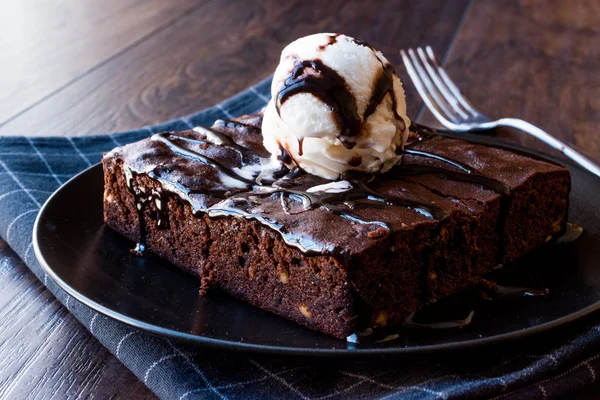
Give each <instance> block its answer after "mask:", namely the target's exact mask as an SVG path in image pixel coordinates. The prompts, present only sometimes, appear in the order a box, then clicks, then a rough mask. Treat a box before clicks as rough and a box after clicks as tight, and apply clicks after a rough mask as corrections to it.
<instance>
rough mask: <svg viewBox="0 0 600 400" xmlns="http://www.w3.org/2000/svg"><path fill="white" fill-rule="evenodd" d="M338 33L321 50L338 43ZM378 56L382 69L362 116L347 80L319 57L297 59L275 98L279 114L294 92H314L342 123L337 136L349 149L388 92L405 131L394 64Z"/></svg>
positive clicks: (354, 143)
mask: <svg viewBox="0 0 600 400" xmlns="http://www.w3.org/2000/svg"><path fill="white" fill-rule="evenodd" d="M338 36H339V35H337V34H336V35H331V36H330V37H329V42H328V43H327V44H326V45H323V46H320V47H319V49H320V50H324V49H325V47H327V46H328V45H331V44H333V43H335V42H336V41H337V37H338ZM353 41H354V42H355V43H356V44H358V45H360V46H365V47H368V48H369V49H371V50H372V51H373V52H375V50H374V49H373V47H371V46H370V45H369V44H367V43H366V42H362V41H359V40H356V39H353ZM376 57H377V60H379V62H380V63H381V70H380V71H379V73H378V75H377V78H376V80H375V82H374V84H373V93H372V94H371V98H370V99H369V103H368V105H367V108H366V109H365V111H364V113H363V115H362V117H361V116H360V115H359V113H358V110H357V106H356V97H355V96H354V94H353V93H352V90H351V89H350V87H349V85H348V83H347V82H346V80H345V79H344V78H343V77H342V76H340V75H339V74H338V73H337V72H336V71H335V70H333V69H332V68H329V67H328V66H326V65H325V64H324V63H323V62H322V61H321V60H320V59H314V60H304V61H300V60H296V61H295V64H294V68H293V69H292V71H291V73H290V75H289V76H288V77H287V78H286V79H285V80H284V82H283V87H282V88H281V89H280V90H279V93H278V94H277V98H276V101H275V108H276V109H277V113H280V109H281V106H282V105H283V103H285V101H286V100H288V99H289V98H290V97H292V96H293V95H295V94H299V93H311V94H313V95H314V96H316V97H317V98H319V99H320V100H321V101H323V102H324V103H325V104H327V105H328V106H329V107H331V110H332V111H333V114H334V116H335V118H336V119H337V122H338V124H339V129H340V134H339V136H338V139H339V140H340V142H341V143H342V144H343V145H344V146H345V147H346V148H348V149H351V148H353V147H354V146H355V145H356V140H357V138H358V136H359V135H360V133H361V130H362V124H363V123H364V121H366V119H367V118H368V117H369V116H370V115H371V114H373V113H374V112H375V110H376V109H377V107H378V106H379V105H380V104H381V103H382V102H383V99H384V98H385V96H386V95H388V94H389V95H390V97H391V100H392V112H393V113H394V117H395V119H396V120H397V121H399V123H400V126H399V129H400V130H401V131H404V130H405V129H406V126H405V122H404V120H403V119H402V117H400V115H399V114H398V111H397V107H398V104H397V101H396V94H395V92H394V75H395V73H394V67H393V66H392V65H391V64H389V63H384V62H383V61H382V60H381V59H380V58H379V57H378V56H376ZM300 152H301V150H300Z"/></svg>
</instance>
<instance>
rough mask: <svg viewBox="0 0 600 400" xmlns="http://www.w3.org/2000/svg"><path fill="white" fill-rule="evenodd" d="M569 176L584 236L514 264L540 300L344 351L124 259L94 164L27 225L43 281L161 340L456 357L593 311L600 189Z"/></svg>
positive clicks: (484, 307) (165, 267)
mask: <svg viewBox="0 0 600 400" xmlns="http://www.w3.org/2000/svg"><path fill="white" fill-rule="evenodd" d="M487 141H489V140H487ZM569 168H570V170H571V173H572V176H573V189H572V193H571V209H570V220H571V221H573V222H575V223H578V224H580V225H582V226H583V227H584V228H585V231H584V234H583V235H582V236H581V237H580V238H579V239H578V240H577V241H575V242H574V243H571V244H569V245H552V246H547V247H546V248H544V249H541V250H539V251H537V252H536V253H534V254H532V255H530V256H528V257H526V258H525V259H523V260H521V261H520V264H522V265H520V268H521V270H520V272H519V274H518V275H517V277H516V281H514V282H510V284H512V285H526V286H536V287H538V288H541V287H547V288H549V289H550V294H549V295H548V296H546V297H542V298H518V299H514V298H510V299H509V298H505V299H498V300H495V301H491V302H480V303H478V304H477V305H476V309H475V317H474V318H473V322H472V323H471V324H470V325H469V326H467V327H465V328H462V329H445V330H432V329H415V328H403V329H402V331H401V337H400V338H398V339H396V340H393V341H389V342H385V343H379V344H360V345H359V344H353V343H347V342H346V341H344V340H338V339H335V338H332V337H329V336H326V335H324V334H321V333H318V332H314V331H311V330H309V329H307V328H303V327H301V326H299V325H296V324H294V323H292V322H290V321H287V320H285V319H283V318H280V317H278V316H276V315H272V314H269V313H267V312H264V311H262V310H260V309H257V308H254V307H252V306H250V305H248V304H245V303H243V302H241V301H238V300H235V299H233V298H230V297H228V296H225V295H218V294H210V295H209V296H199V295H198V287H199V282H198V279H197V278H195V277H193V276H191V275H188V274H187V273H185V272H183V271H181V270H179V269H178V268H177V267H175V266H173V265H171V264H169V263H168V262H165V261H163V260H160V259H159V258H158V257H150V258H139V257H136V256H133V255H132V254H130V252H129V250H130V249H131V248H132V247H133V243H132V242H130V241H129V240H127V239H125V238H123V237H122V236H120V235H119V234H117V233H115V232H113V231H112V230H111V229H110V228H108V227H106V226H105V225H104V223H103V216H102V192H103V178H102V167H101V166H100V165H96V166H93V167H92V168H90V169H88V170H86V171H84V172H82V173H81V174H79V175H77V176H76V177H74V178H73V179H71V180H70V181H69V182H67V183H66V184H65V185H64V186H62V187H61V188H60V189H59V190H58V191H57V192H56V193H54V194H53V195H52V197H50V199H48V201H47V202H46V204H45V205H44V207H43V208H42V210H41V212H40V214H39V216H38V218H37V221H36V224H35V228H34V236H33V238H34V248H35V252H36V255H37V257H38V259H39V261H40V263H41V264H42V266H43V267H44V269H45V270H46V272H47V273H48V275H49V276H50V277H51V278H52V279H53V280H54V281H56V283H57V284H58V285H59V286H61V287H62V288H63V289H65V290H66V291H67V292H68V293H69V294H70V295H72V296H73V297H75V298H76V299H78V300H79V301H81V302H83V303H85V304H86V305H88V306H89V307H91V308H93V309H95V310H97V311H99V312H101V313H103V314H105V315H107V316H109V317H112V318H115V319H117V320H119V321H122V322H125V323H127V324H130V325H132V326H135V327H138V328H141V329H144V330H146V331H149V332H151V333H153V334H158V335H163V336H167V337H170V338H175V339H180V340H186V341H191V342H196V343H198V344H203V345H213V346H222V347H228V348H232V349H238V350H240V349H241V350H255V351H260V352H271V353H294V354H308V355H339V356H348V355H351V356H362V355H364V356H367V355H376V354H415V353H423V352H435V351H442V350H450V349H464V348H468V347H474V346H479V345H487V344H490V343H495V342H500V341H504V340H507V339H514V338H518V337H523V336H526V335H530V334H533V333H537V332H542V331H544V330H547V329H549V328H552V327H556V326H558V325H562V324H564V323H566V322H569V321H572V320H574V319H577V318H580V317H582V316H584V315H586V314H589V313H590V312H592V311H594V310H595V309H597V308H599V307H600V268H598V267H599V266H600V236H599V233H600V207H598V199H599V198H600V184H599V181H598V179H597V178H595V177H594V176H592V175H591V174H590V173H588V172H586V171H584V170H582V169H581V168H579V167H577V166H574V165H569ZM513 278H514V277H513ZM513 278H511V279H513Z"/></svg>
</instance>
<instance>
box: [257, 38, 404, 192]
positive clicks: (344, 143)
mask: <svg viewBox="0 0 600 400" xmlns="http://www.w3.org/2000/svg"><path fill="white" fill-rule="evenodd" d="M271 94H272V96H273V97H272V100H271V101H270V102H269V104H268V105H267V107H266V109H265V113H264V120H263V124H262V132H263V136H264V145H265V147H266V149H267V150H268V151H269V152H270V153H271V154H272V155H273V157H278V158H279V159H281V160H283V162H285V163H286V164H288V166H290V167H293V166H298V167H300V168H302V169H303V170H305V171H306V172H308V173H310V174H313V175H318V176H320V177H323V178H326V179H331V180H335V179H338V178H340V175H341V174H343V173H344V172H346V171H348V170H356V171H362V172H367V173H379V172H385V171H387V170H389V169H390V168H391V167H392V166H394V165H395V164H396V163H398V161H399V159H400V155H399V153H400V152H401V151H400V150H401V149H402V148H403V146H404V143H405V142H406V140H407V138H408V127H409V125H410V120H409V119H408V117H407V116H406V100H405V97H404V89H403V88H402V83H401V82H400V79H399V78H398V77H397V76H396V74H395V73H394V70H393V68H392V66H391V64H390V63H389V61H388V60H387V59H386V58H385V57H384V56H383V54H381V53H380V52H379V51H376V50H375V49H373V48H372V47H371V46H369V45H368V44H366V43H364V42H361V41H358V40H356V39H353V38H351V37H349V36H345V35H340V34H331V33H320V34H316V35H311V36H306V37H303V38H300V39H298V40H296V41H294V42H292V43H291V44H289V45H288V46H287V47H286V48H285V49H284V50H283V52H282V53H281V59H280V62H279V66H278V67H277V69H276V71H275V75H274V76H273V83H272V85H271Z"/></svg>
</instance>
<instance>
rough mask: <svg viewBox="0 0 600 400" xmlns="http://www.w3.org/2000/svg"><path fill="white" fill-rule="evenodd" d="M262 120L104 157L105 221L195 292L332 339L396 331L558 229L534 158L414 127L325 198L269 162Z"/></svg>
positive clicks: (562, 202) (558, 186) (555, 193)
mask: <svg viewBox="0 0 600 400" xmlns="http://www.w3.org/2000/svg"><path fill="white" fill-rule="evenodd" d="M260 125H261V116H260V115H251V116H244V117H241V118H239V119H236V120H234V121H217V122H216V123H215V124H214V125H213V126H212V127H210V128H198V129H197V130H190V131H184V132H164V133H160V134H156V135H154V136H153V137H152V138H148V139H144V140H142V141H139V142H137V143H133V144H130V145H126V146H123V147H119V148H116V149H115V150H113V151H111V152H110V153H107V154H106V155H105V156H104V159H103V165H104V179H105V193H104V217H105V221H106V223H107V224H108V225H109V226H110V227H111V228H113V229H114V230H116V231H117V232H119V233H121V234H122V235H124V236H126V237H127V238H129V239H131V240H133V241H134V242H137V243H139V245H138V247H137V248H136V251H137V252H144V251H151V252H152V253H154V254H156V255H158V256H160V257H162V258H165V259H167V260H169V261H170V262H172V263H173V264H175V265H177V266H179V267H181V268H183V269H185V270H187V271H189V272H191V273H193V274H195V275H198V276H199V277H200V281H201V284H200V288H199V289H200V290H201V293H203V294H206V293H209V292H210V291H211V290H220V291H224V292H226V293H229V294H231V295H232V296H235V297H237V298H239V299H242V300H244V301H247V302H249V303H251V304H253V305H255V306H258V307H260V308H262V309H265V310H267V311H270V312H273V313H276V314H278V315H280V316H283V317H285V318H288V319H290V320H292V321H295V322H297V323H299V324H302V325H305V326H307V327H309V328H312V329H315V330H318V331H321V332H324V333H327V334H330V335H333V336H336V337H339V338H344V337H346V336H348V335H350V334H352V333H354V332H356V331H357V330H359V329H362V328H364V327H368V326H386V325H395V324H399V323H401V322H402V321H404V319H405V318H406V317H407V316H408V315H409V314H410V313H412V312H414V311H415V310H417V309H418V308H419V307H421V306H422V305H423V304H425V303H427V302H429V301H431V300H432V299H438V298H441V297H444V296H447V295H450V294H453V293H457V292H459V291H461V290H463V289H465V288H467V287H469V286H472V285H473V284H474V283H476V282H477V281H478V280H479V279H480V277H481V276H482V275H483V274H485V273H487V272H490V271H491V270H492V269H493V268H494V267H496V266H497V265H498V264H502V263H506V262H510V261H512V260H515V259H516V258H518V257H520V256H522V255H524V254H526V253H528V252H530V251H532V250H534V249H536V248H538V247H540V246H541V245H543V244H544V243H546V242H547V241H549V240H550V239H552V238H553V237H555V236H557V235H559V234H561V233H562V231H563V230H564V228H565V225H566V216H567V208H568V202H567V200H568V195H569V190H570V175H569V172H568V171H567V170H566V168H564V167H562V166H560V165H558V164H556V163H553V162H550V161H548V160H544V159H541V158H539V157H537V156H533V155H530V154H524V153H520V152H516V151H513V150H510V149H505V148H500V147H493V146H488V145H485V144H477V143H470V142H467V141H463V140H459V139H456V138H453V137H446V136H443V135H438V134H436V133H435V132H432V131H429V130H426V129H423V128H421V127H418V126H413V127H412V128H411V138H410V140H409V142H408V143H407V145H406V147H405V153H404V154H403V156H402V163H401V165H398V166H396V167H394V168H393V169H392V170H391V171H389V172H387V173H385V174H380V175H378V176H376V177H371V176H361V175H358V174H354V175H351V174H348V175H347V176H345V177H344V178H345V180H346V181H347V182H349V184H350V185H351V186H352V189H351V190H347V191H344V192H341V193H334V190H332V187H331V183H330V182H329V181H326V180H324V179H321V178H318V177H316V176H312V175H309V174H305V173H303V172H302V171H298V170H292V171H290V170H288V169H287V168H286V167H284V166H282V165H280V164H277V163H275V164H276V165H273V163H271V164H269V162H268V160H267V157H268V156H269V154H268V153H267V152H266V150H265V149H264V147H263V146H262V136H261V132H260ZM261 171H262V172H261ZM259 173H260V175H259ZM320 185H329V186H326V188H329V190H326V191H315V189H310V188H315V187H316V186H320Z"/></svg>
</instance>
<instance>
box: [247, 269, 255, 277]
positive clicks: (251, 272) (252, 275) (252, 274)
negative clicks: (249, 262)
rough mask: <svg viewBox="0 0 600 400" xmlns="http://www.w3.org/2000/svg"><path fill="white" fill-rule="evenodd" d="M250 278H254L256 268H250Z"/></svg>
mask: <svg viewBox="0 0 600 400" xmlns="http://www.w3.org/2000/svg"><path fill="white" fill-rule="evenodd" d="M248 276H249V277H250V279H252V278H254V268H252V267H248Z"/></svg>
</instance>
